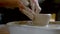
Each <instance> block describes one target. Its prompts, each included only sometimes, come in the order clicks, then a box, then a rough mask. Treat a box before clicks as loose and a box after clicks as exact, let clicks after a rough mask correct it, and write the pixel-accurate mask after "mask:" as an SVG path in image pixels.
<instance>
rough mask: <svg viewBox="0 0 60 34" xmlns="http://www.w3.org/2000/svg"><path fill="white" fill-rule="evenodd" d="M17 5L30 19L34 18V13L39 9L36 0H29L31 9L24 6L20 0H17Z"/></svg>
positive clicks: (37, 12)
mask: <svg viewBox="0 0 60 34" xmlns="http://www.w3.org/2000/svg"><path fill="white" fill-rule="evenodd" d="M18 5H19V10H21V12H22V13H24V14H25V15H27V16H28V17H29V18H30V19H32V20H33V18H34V15H36V14H39V12H40V11H41V7H40V6H39V4H38V0H30V5H31V8H32V9H30V8H29V7H26V6H25V5H24V4H23V2H21V1H20V0H18Z"/></svg>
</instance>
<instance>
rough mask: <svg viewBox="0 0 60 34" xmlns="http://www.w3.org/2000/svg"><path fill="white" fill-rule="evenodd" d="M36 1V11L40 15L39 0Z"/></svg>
mask: <svg viewBox="0 0 60 34" xmlns="http://www.w3.org/2000/svg"><path fill="white" fill-rule="evenodd" d="M34 1H35V9H36V11H35V12H36V13H37V14H38V13H39V12H41V7H40V6H39V3H38V0H34Z"/></svg>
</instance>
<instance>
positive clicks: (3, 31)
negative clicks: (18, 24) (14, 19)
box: [0, 26, 9, 34]
mask: <svg viewBox="0 0 60 34" xmlns="http://www.w3.org/2000/svg"><path fill="white" fill-rule="evenodd" d="M0 34H9V32H8V29H7V27H6V26H0Z"/></svg>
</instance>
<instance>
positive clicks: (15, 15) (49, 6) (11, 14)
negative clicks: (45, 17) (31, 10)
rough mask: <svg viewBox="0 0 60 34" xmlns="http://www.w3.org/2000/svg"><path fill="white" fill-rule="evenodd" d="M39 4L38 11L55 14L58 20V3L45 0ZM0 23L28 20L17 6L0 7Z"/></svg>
mask: <svg viewBox="0 0 60 34" xmlns="http://www.w3.org/2000/svg"><path fill="white" fill-rule="evenodd" d="M39 5H40V6H41V8H42V11H41V12H40V13H43V14H52V13H55V14H56V21H60V3H56V2H54V0H45V1H43V2H39ZM0 17H1V20H0V24H6V23H8V22H11V21H23V20H30V19H29V18H28V17H27V16H26V15H24V14H23V13H21V12H20V11H19V8H18V7H16V8H14V9H11V8H5V7H0Z"/></svg>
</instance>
